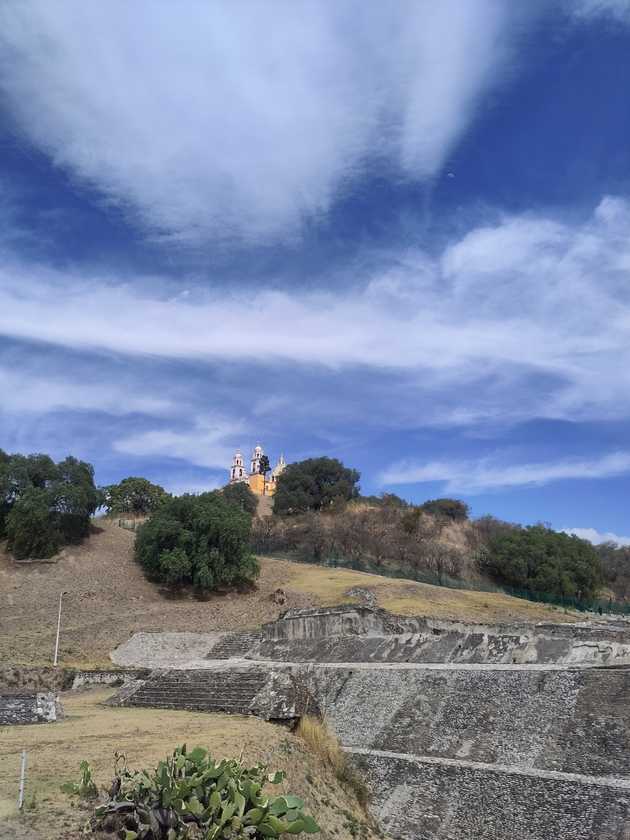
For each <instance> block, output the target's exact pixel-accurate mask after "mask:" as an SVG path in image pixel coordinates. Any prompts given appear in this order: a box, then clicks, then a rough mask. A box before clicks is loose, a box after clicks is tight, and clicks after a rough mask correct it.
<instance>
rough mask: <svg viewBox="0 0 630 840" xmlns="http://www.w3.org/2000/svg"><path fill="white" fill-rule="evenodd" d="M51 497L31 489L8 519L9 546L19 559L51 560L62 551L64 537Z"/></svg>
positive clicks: (16, 504) (22, 497)
mask: <svg viewBox="0 0 630 840" xmlns="http://www.w3.org/2000/svg"><path fill="white" fill-rule="evenodd" d="M51 513H52V511H51V505H50V494H49V493H48V491H47V490H44V489H42V488H41V487H27V488H26V490H25V491H24V492H23V493H22V495H21V496H20V498H19V499H18V500H17V501H16V502H15V504H13V505H12V506H11V510H10V511H9V514H8V516H7V524H6V532H7V544H8V547H9V550H10V551H11V552H12V554H13V556H14V557H15V558H16V560H25V559H26V558H29V557H34V558H41V557H51V556H52V555H53V554H56V553H57V551H59V548H60V546H61V544H62V535H61V532H60V531H59V529H58V527H57V523H56V521H55V518H54V517H53V516H52V515H51Z"/></svg>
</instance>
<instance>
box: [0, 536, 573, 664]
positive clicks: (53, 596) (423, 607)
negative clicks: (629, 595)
mask: <svg viewBox="0 0 630 840" xmlns="http://www.w3.org/2000/svg"><path fill="white" fill-rule="evenodd" d="M99 526H100V531H99V532H98V533H94V534H93V535H92V536H91V537H90V538H89V539H88V540H86V542H85V543H84V544H83V545H81V546H78V547H76V548H69V549H66V550H65V551H64V552H63V553H62V555H61V556H60V559H59V561H58V562H57V563H56V564H42V565H40V564H37V565H27V566H20V565H17V564H15V563H14V562H13V561H12V560H11V559H10V558H9V557H8V556H7V555H4V554H1V553H0V662H5V663H11V664H41V665H43V664H50V663H51V662H52V658H53V652H54V643H55V632H56V627H57V608H58V602H59V593H60V592H61V591H65V592H66V593H67V594H65V595H64V598H63V616H62V633H61V643H60V651H59V656H60V662H61V663H62V664H65V665H83V666H102V665H109V664H111V663H110V662H109V658H108V656H109V652H110V651H112V650H113V649H114V648H115V647H117V645H119V644H120V643H121V642H123V641H126V640H127V639H128V638H129V637H130V636H131V635H132V634H133V633H136V632H140V631H145V632H151V631H154V632H164V631H173V632H185V631H188V632H193V633H211V632H214V631H225V630H237V629H238V630H240V629H250V628H256V627H259V626H260V625H261V624H262V623H264V622H266V621H273V620H274V619H276V618H277V617H278V615H279V614H280V613H281V612H282V611H283V610H285V609H287V608H289V607H308V606H315V605H318V604H323V605H332V604H338V603H343V602H348V601H353V600H356V597H351V596H348V595H347V594H346V593H347V592H348V591H349V590H351V589H356V588H359V589H363V590H369V591H370V592H373V593H374V595H375V597H376V602H377V603H378V605H379V606H382V607H385V608H386V609H390V610H392V611H393V612H397V613H400V614H403V615H428V616H434V617H436V618H456V619H469V620H473V621H516V620H522V621H545V620H547V621H573V620H575V619H576V618H577V616H574V615H570V614H568V613H565V612H563V611H562V610H560V609H557V608H550V607H545V606H542V605H537V604H531V603H529V602H527V601H523V600H520V599H517V598H511V597H509V596H507V595H502V594H499V593H486V592H471V591H463V590H454V589H446V588H444V587H439V586H430V585H428V584H421V583H414V582H411V581H399V580H391V579H388V578H383V577H379V576H377V575H369V574H363V573H361V572H353V571H348V570H342V569H327V568H324V567H321V566H313V565H307V564H297V563H291V562H289V561H286V560H276V559H271V558H261V561H260V562H261V575H260V578H259V580H258V582H257V585H256V587H255V588H253V589H252V590H251V591H249V592H243V593H230V594H227V595H213V596H211V597H210V598H208V599H207V600H198V599H196V598H194V597H192V596H188V595H187V596H180V597H177V598H173V597H172V596H169V595H168V594H167V593H165V592H163V591H162V590H160V588H159V587H157V586H156V585H155V584H153V583H149V582H148V581H147V580H146V579H145V578H144V576H143V574H142V571H141V570H140V568H139V567H138V566H137V565H136V564H135V563H134V561H133V541H134V534H133V532H131V531H126V530H124V529H123V528H119V527H118V525H117V524H116V522H115V521H107V520H99ZM279 588H280V589H283V590H284V592H285V593H286V598H287V600H286V603H284V604H282V605H280V604H277V603H275V601H274V599H273V594H274V592H275V591H276V590H277V589H279Z"/></svg>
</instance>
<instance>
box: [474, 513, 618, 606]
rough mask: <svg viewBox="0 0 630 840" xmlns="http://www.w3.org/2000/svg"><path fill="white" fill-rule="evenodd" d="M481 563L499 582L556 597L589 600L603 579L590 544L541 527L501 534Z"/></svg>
mask: <svg viewBox="0 0 630 840" xmlns="http://www.w3.org/2000/svg"><path fill="white" fill-rule="evenodd" d="M480 564H481V567H482V570H483V571H484V572H486V573H487V574H489V575H490V576H491V577H492V578H494V579H495V580H496V581H497V582H499V583H503V584H507V585H508V586H511V587H514V588H517V589H527V590H531V591H532V592H542V593H546V594H548V595H551V596H555V597H571V598H578V599H581V600H589V599H591V598H594V597H595V596H596V595H597V592H598V590H599V588H600V587H601V585H602V580H603V577H602V569H601V564H600V560H599V557H598V556H597V552H596V551H595V548H594V547H593V546H592V545H591V544H590V543H589V542H587V541H586V540H581V539H579V538H578V537H575V536H569V535H568V534H564V533H560V532H558V531H552V530H550V529H549V528H545V527H544V526H542V525H532V526H530V527H528V528H513V529H512V530H510V531H509V532H507V533H503V534H498V535H497V536H495V537H494V538H493V539H491V540H490V542H489V544H488V547H487V551H486V552H484V553H483V554H482V559H481V561H480Z"/></svg>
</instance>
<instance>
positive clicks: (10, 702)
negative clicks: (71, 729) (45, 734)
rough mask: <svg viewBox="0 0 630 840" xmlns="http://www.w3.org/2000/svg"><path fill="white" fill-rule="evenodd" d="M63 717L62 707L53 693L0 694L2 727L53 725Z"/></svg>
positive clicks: (19, 692)
mask: <svg viewBox="0 0 630 840" xmlns="http://www.w3.org/2000/svg"><path fill="white" fill-rule="evenodd" d="M60 717H63V712H62V709H61V705H60V704H59V702H58V700H57V698H56V697H55V695H54V694H52V693H47V692H23V691H15V692H6V693H0V726H16V725H22V724H27V723H52V722H53V721H55V720H58V719H59V718H60Z"/></svg>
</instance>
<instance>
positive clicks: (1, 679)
mask: <svg viewBox="0 0 630 840" xmlns="http://www.w3.org/2000/svg"><path fill="white" fill-rule="evenodd" d="M146 674H148V671H147V670H146V669H126V670H124V671H121V670H107V671H105V670H92V671H88V670H80V669H77V668H53V667H52V666H39V667H28V666H22V665H8V666H5V667H2V668H0V691H2V690H3V689H9V690H11V691H18V690H22V689H24V690H25V691H40V692H41V691H44V692H46V691H53V692H57V693H58V692H60V691H70V690H71V689H77V688H83V687H85V686H88V685H118V684H121V683H122V682H123V681H124V680H126V679H132V678H137V677H140V676H143V675H146Z"/></svg>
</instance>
